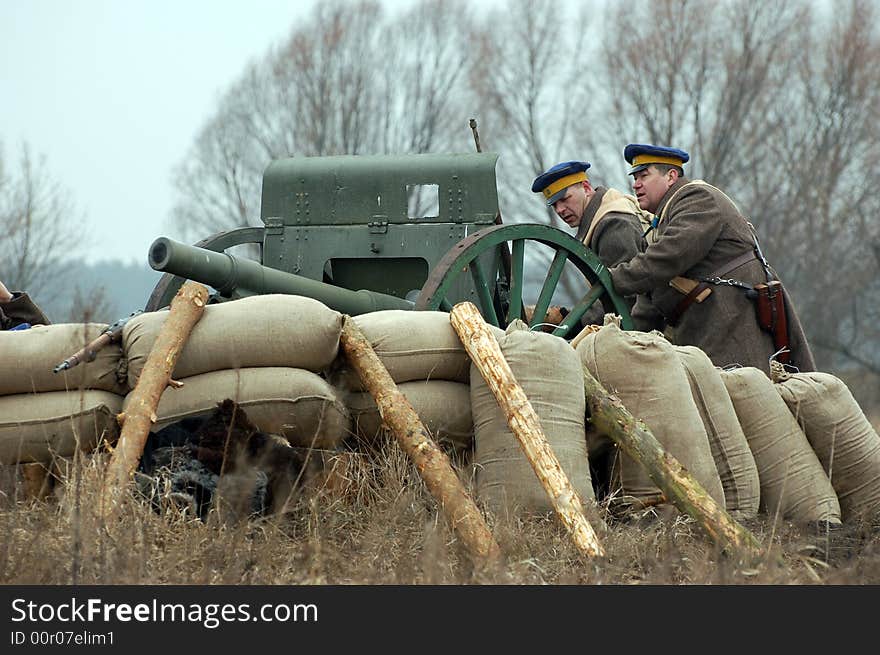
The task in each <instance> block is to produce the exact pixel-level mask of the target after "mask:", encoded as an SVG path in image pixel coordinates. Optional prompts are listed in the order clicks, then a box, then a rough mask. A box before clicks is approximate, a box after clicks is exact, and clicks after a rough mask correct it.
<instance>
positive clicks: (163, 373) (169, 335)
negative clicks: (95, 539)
mask: <svg viewBox="0 0 880 655" xmlns="http://www.w3.org/2000/svg"><path fill="white" fill-rule="evenodd" d="M207 301H208V290H207V289H206V288H205V287H204V286H203V285H201V284H199V283H198V282H193V281H192V280H189V281H187V282H185V283H184V284H183V286H181V287H180V290H179V291H178V292H177V295H175V296H174V299H173V300H172V301H171V309H170V310H169V311H168V318H166V319H165V323H164V324H163V325H162V329H161V330H160V331H159V335H158V336H157V338H156V342H155V343H154V344H153V349H152V350H150V354H149V356H148V357H147V361H146V363H145V364H144V369H143V371H142V372H141V376H140V378H139V379H138V382H137V385H135V388H134V390H133V391H132V392H131V397H130V399H129V402H128V408H127V410H126V412H125V414H121V415H120V416H119V420H120V422H121V423H122V432H121V434H120V435H119V441H118V442H117V443H116V447H115V448H114V450H113V455H112V456H111V457H110V463H109V464H108V465H107V471H106V473H105V478H104V493H103V499H102V503H101V507H100V512H101V515H102V516H104V517H105V518H106V517H108V516H110V514H111V513H112V512H113V511H114V509H115V507H116V505H117V503H116V500H117V499H118V497H119V494H120V493H121V492H122V491H123V490H124V489H126V488H127V486H128V483H129V481H130V480H131V476H132V474H133V473H134V470H135V469H136V468H137V464H138V460H139V459H140V457H141V455H142V454H143V452H144V445H145V444H146V442H147V436H148V435H149V433H150V428H151V427H152V425H153V423H155V422H156V408H157V407H158V406H159V399H160V398H161V397H162V393H163V392H164V391H165V387H167V386H168V384H169V381H170V380H171V374H172V373H173V372H174V365H175V364H176V363H177V358H178V356H179V355H180V351H181V350H183V346H184V344H186V340H187V339H188V338H189V335H190V332H192V329H193V326H194V325H195V324H196V323H198V322H199V319H200V318H201V317H202V314H203V313H204V311H205V303H207Z"/></svg>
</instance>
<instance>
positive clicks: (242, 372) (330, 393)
mask: <svg viewBox="0 0 880 655" xmlns="http://www.w3.org/2000/svg"><path fill="white" fill-rule="evenodd" d="M180 382H182V383H183V387H181V388H180V389H175V388H173V387H168V388H167V389H165V392H164V393H163V394H162V398H161V399H160V401H159V407H158V408H157V410H156V416H157V419H158V420H157V421H156V424H155V426H154V430H160V429H161V428H163V427H165V426H167V425H168V424H170V423H173V422H175V421H179V420H181V419H184V418H187V417H190V416H198V415H201V414H207V413H210V412H211V411H213V409H214V408H215V407H216V406H217V403H219V402H221V401H222V400H224V399H225V398H231V399H232V400H234V401H235V402H237V403H238V404H239V406H241V407H242V409H244V411H245V413H246V414H247V417H248V418H249V419H250V420H251V422H252V423H253V424H254V425H256V426H257V427H258V428H259V429H260V430H262V431H263V432H268V433H271V434H278V435H281V436H283V437H285V438H286V439H287V440H288V441H289V442H290V443H291V445H294V446H305V447H308V446H314V447H315V448H333V447H335V446H336V445H337V444H339V442H340V441H342V439H344V438H345V436H346V434H348V431H349V415H348V410H347V409H346V408H345V405H344V404H343V403H342V402H341V401H340V400H339V398H338V397H337V395H336V392H335V391H334V389H333V387H331V386H330V385H329V384H327V382H326V381H325V380H324V379H323V378H321V377H320V376H318V375H316V374H315V373H312V372H311V371H306V370H303V369H296V368H281V367H264V368H242V369H236V370H226V371H212V372H210V373H202V374H201V375H194V376H192V377H188V378H183V379H181V380H180ZM130 400H131V394H129V395H128V396H126V397H125V405H124V406H127V405H128V403H129V402H130Z"/></svg>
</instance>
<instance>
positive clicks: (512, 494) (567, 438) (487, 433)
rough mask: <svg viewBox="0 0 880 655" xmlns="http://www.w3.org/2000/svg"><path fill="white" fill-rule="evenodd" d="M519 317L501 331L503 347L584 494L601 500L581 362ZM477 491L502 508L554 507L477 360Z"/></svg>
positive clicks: (532, 510)
mask: <svg viewBox="0 0 880 655" xmlns="http://www.w3.org/2000/svg"><path fill="white" fill-rule="evenodd" d="M523 326H524V324H523V323H521V322H519V321H515V322H514V323H513V324H512V325H511V327H510V328H508V331H507V333H506V334H505V335H502V336H500V337H499V338H498V342H499V344H500V346H501V351H502V352H503V353H504V357H505V359H506V360H507V362H508V364H509V365H510V369H511V371H512V372H513V375H514V377H515V378H516V380H517V382H518V383H519V385H520V386H521V387H522V389H523V391H524V392H525V395H526V397H527V398H528V399H529V401H530V402H531V405H532V407H533V408H534V410H535V412H536V413H537V415H538V417H539V419H540V421H541V427H542V428H543V431H544V435H545V436H546V438H547V441H548V442H549V444H550V447H551V449H552V450H553V452H554V453H555V455H556V457H557V459H558V460H559V463H560V465H561V466H562V470H563V471H564V472H565V473H566V475H567V476H568V479H569V481H570V482H571V484H572V486H573V487H574V489H575V490H576V491H577V492H578V494H579V495H580V497H581V499H582V500H583V501H592V500H594V499H595V496H594V494H593V486H592V481H591V479H590V469H589V462H588V458H587V444H586V439H585V436H584V433H585V426H584V422H585V418H584V414H585V400H584V390H583V376H582V374H581V368H580V363H579V362H578V359H577V357H576V355H575V353H574V351H573V350H572V349H571V347H570V346H569V345H568V343H567V342H566V341H564V340H563V339H560V338H559V337H554V336H552V335H549V334H546V333H543V332H530V331H528V329H521V328H522V327H523ZM470 383H471V384H470V390H471V411H472V413H473V419H474V463H475V468H476V484H477V495H478V497H479V498H480V499H481V500H482V501H483V502H485V503H486V505H487V506H488V507H489V508H490V509H491V510H492V511H493V512H495V513H499V514H507V515H513V514H516V513H518V512H526V513H546V512H550V511H552V510H553V506H552V503H551V501H550V498H549V496H548V495H547V492H546V491H545V490H544V488H543V486H542V485H541V483H540V481H539V480H538V478H537V476H536V475H535V472H534V470H533V469H532V466H531V464H530V463H529V461H528V459H527V458H526V456H525V454H524V453H523V450H522V447H521V446H520V443H519V441H518V440H517V438H516V436H515V435H514V434H513V432H512V431H511V430H510V427H509V426H508V424H507V419H506V417H505V414H504V411H503V410H502V409H501V408H500V407H499V405H498V402H497V401H496V399H495V396H494V395H493V394H492V391H491V390H490V389H489V387H488V385H487V384H486V382H485V380H484V379H483V377H482V375H481V374H480V372H479V370H478V369H477V367H476V366H474V365H472V366H471V367H470Z"/></svg>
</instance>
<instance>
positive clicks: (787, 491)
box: [721, 366, 840, 523]
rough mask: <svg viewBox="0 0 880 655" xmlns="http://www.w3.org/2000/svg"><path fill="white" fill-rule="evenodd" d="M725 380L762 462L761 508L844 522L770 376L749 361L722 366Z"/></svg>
mask: <svg viewBox="0 0 880 655" xmlns="http://www.w3.org/2000/svg"><path fill="white" fill-rule="evenodd" d="M721 379H722V380H723V381H724V386H725V387H727V392H728V393H729V394H730V400H731V401H732V402H733V407H734V409H735V410H736V416H737V419H738V420H739V424H740V426H741V427H742V429H743V433H744V434H745V435H746V439H747V440H748V442H749V449H750V450H751V451H752V455H753V456H754V458H755V464H757V466H758V477H759V479H760V481H761V511H762V512H766V513H768V514H770V515H771V516H775V515H776V514H777V512H778V513H779V514H780V515H781V516H782V517H783V518H787V519H791V520H793V521H798V522H808V521H829V522H831V523H840V503H839V502H838V500H837V496H836V495H835V493H834V489H833V488H832V487H831V482H830V481H829V480H828V476H827V475H825V471H823V470H822V464H821V463H820V462H819V459H818V457H816V453H814V452H813V449H812V448H811V447H810V442H809V441H807V437H806V436H804V433H803V432H802V431H801V429H800V427H799V426H798V424H797V421H796V420H795V419H794V417H793V416H792V415H791V412H790V411H788V407H787V406H786V404H785V402H784V401H783V400H782V398H781V397H780V395H779V394H778V393H777V392H776V390H775V389H774V387H773V383H772V382H771V381H770V378H769V377H767V375H766V374H765V373H764V372H763V371H761V370H760V369H757V368H754V367H750V366H748V367H744V368H738V369H733V370H731V371H722V372H721Z"/></svg>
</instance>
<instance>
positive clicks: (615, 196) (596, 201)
mask: <svg viewBox="0 0 880 655" xmlns="http://www.w3.org/2000/svg"><path fill="white" fill-rule="evenodd" d="M611 213H618V214H633V215H635V216H636V217H638V219H639V220H640V222H642V223H645V221H646V220H650V219H648V218H647V217H646V216H645V215H644V213H643V212H642V210H641V208H640V207H639V202H638V200H636V198H635V196H629V195H626V194H624V193H621V192H620V191H618V190H617V189H608V188H606V187H603V186H598V187H596V192H595V193H594V194H593V197H592V198H590V202H588V203H587V206H586V207H585V208H584V213H583V215H582V216H581V222H580V225H579V226H578V231H577V235H576V236H575V238H576V239H578V240H579V241H582V242H583V244H584V245H585V246H587V247H588V248H589V247H590V241H591V240H592V238H593V234H594V233H595V232H596V227H597V226H598V225H599V223H600V221H601V220H602V219H603V218H605V217H606V216H607V215H608V214H611Z"/></svg>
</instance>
